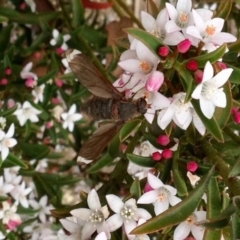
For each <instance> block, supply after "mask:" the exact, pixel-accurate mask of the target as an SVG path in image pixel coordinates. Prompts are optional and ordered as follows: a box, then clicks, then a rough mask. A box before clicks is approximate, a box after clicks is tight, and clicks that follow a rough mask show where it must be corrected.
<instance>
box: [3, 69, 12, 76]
mask: <svg viewBox="0 0 240 240" xmlns="http://www.w3.org/2000/svg"><path fill="white" fill-rule="evenodd" d="M4 72H5V74H6V75H11V74H12V70H11V68H9V67H7V68H5V71H4Z"/></svg>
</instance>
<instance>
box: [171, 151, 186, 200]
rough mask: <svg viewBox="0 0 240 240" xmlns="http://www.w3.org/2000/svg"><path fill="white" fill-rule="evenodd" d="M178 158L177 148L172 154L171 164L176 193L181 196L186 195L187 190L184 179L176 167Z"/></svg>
mask: <svg viewBox="0 0 240 240" xmlns="http://www.w3.org/2000/svg"><path fill="white" fill-rule="evenodd" d="M178 158H179V152H178V150H177V151H175V152H174V155H173V165H172V170H173V181H174V184H175V187H176V189H177V193H178V195H179V196H180V197H182V196H186V195H187V194H188V191H187V186H186V182H185V179H184V177H183V175H182V173H181V172H180V171H179V169H178V161H177V160H178Z"/></svg>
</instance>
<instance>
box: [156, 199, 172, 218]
mask: <svg viewBox="0 0 240 240" xmlns="http://www.w3.org/2000/svg"><path fill="white" fill-rule="evenodd" d="M168 208H169V201H168V199H165V200H164V201H162V202H156V203H154V212H155V214H156V215H159V214H161V213H162V212H164V211H166V210H167V209H168Z"/></svg>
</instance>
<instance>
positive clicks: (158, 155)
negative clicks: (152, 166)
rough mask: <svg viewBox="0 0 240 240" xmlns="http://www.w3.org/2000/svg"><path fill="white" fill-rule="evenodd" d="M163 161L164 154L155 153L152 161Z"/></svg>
mask: <svg viewBox="0 0 240 240" xmlns="http://www.w3.org/2000/svg"><path fill="white" fill-rule="evenodd" d="M161 159H162V154H161V153H160V152H154V153H153V154H152V160H154V161H156V162H158V161H160V160H161Z"/></svg>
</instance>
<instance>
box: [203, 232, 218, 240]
mask: <svg viewBox="0 0 240 240" xmlns="http://www.w3.org/2000/svg"><path fill="white" fill-rule="evenodd" d="M221 235H222V233H221V231H220V230H206V231H205V232H204V236H203V240H209V239H214V240H221V237H222V236H221Z"/></svg>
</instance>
